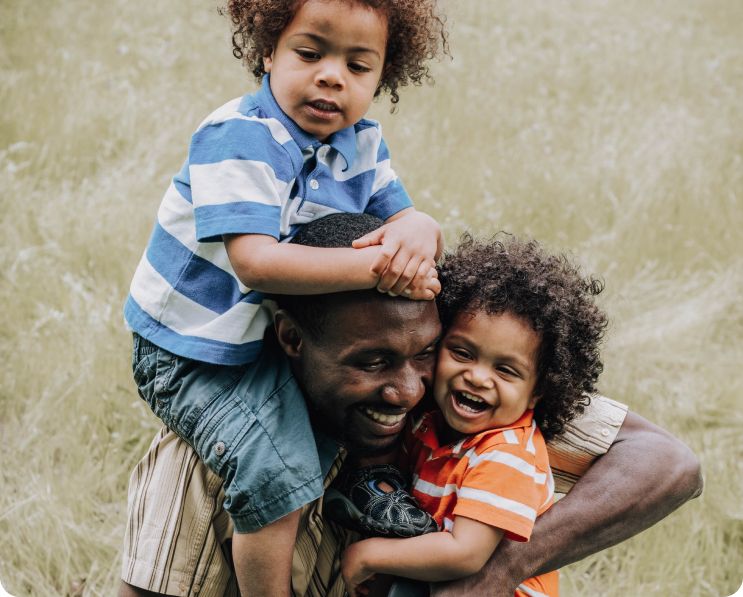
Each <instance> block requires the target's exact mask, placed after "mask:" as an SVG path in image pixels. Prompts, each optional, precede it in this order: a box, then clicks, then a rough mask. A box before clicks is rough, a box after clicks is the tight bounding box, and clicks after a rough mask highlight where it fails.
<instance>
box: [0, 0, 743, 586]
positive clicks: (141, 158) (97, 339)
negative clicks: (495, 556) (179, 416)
mask: <svg viewBox="0 0 743 597" xmlns="http://www.w3.org/2000/svg"><path fill="white" fill-rule="evenodd" d="M213 1H214V0H209V1H207V2H196V1H194V0H180V1H175V0H163V1H161V2H145V1H143V0H130V1H129V2H124V1H123V0H112V1H111V2H100V3H92V4H91V3H83V2H79V1H78V0H67V1H66V2H61V1H59V0H57V1H55V0H49V1H47V2H19V1H17V0H4V1H3V2H2V3H0V82H1V83H2V85H0V102H1V104H0V105H1V106H2V110H1V111H0V187H1V188H2V194H1V195H0V197H1V199H0V201H1V202H2V203H1V204H0V218H2V220H1V221H2V224H1V226H2V228H1V230H2V235H3V242H2V249H1V252H0V302H1V304H3V305H5V306H4V308H3V309H2V311H1V312H0V357H1V358H2V362H3V367H2V373H0V376H1V378H0V379H1V383H0V434H1V437H2V446H3V449H2V452H1V455H0V459H1V460H0V487H1V488H2V491H0V579H1V580H2V584H3V585H4V586H5V588H6V589H7V590H8V591H10V592H11V593H12V594H14V595H18V596H21V595H39V596H50V595H70V596H71V597H72V596H75V597H80V596H81V595H86V596H87V595H90V596H93V595H106V596H107V595H112V594H114V591H115V586H116V583H117V578H118V565H119V562H118V557H119V547H120V542H121V538H122V535H123V524H124V520H125V500H126V487H127V480H128V475H129V472H130V470H131V468H132V467H133V465H134V463H135V462H136V461H137V460H138V458H139V457H140V456H141V455H142V454H143V453H144V451H145V449H146V446H147V444H148V442H149V441H150V439H151V436H152V435H153V432H154V430H155V429H156V421H155V420H154V418H153V416H152V415H151V414H150V413H149V412H148V411H147V410H146V408H145V407H144V405H143V403H141V401H140V399H139V398H138V397H137V396H136V393H135V391H134V387H133V383H132V382H131V379H130V372H129V369H128V367H129V364H128V360H129V354H128V353H129V350H130V340H129V338H128V335H127V333H126V331H125V329H124V325H123V321H122V315H121V308H122V304H123V301H124V298H125V296H126V292H127V288H128V284H129V280H130V277H131V274H132V273H133V271H134V267H135V265H136V263H137V260H138V258H139V256H140V254H141V251H142V250H143V248H144V245H145V242H146V239H147V237H148V235H149V231H150V226H151V223H152V220H153V218H154V215H155V211H156V208H157V205H158V202H159V199H160V196H161V194H162V192H163V191H164V190H165V188H166V186H167V182H168V180H169V177H170V176H172V174H173V173H174V172H175V171H176V170H177V168H178V167H179V166H180V163H181V162H182V160H183V158H184V155H185V151H186V147H187V143H188V140H189V136H190V133H191V131H192V130H193V128H194V127H195V126H196V125H197V124H198V122H199V121H200V120H201V118H203V117H204V116H205V115H206V114H207V113H208V112H209V111H211V110H212V109H213V108H214V107H216V106H218V105H221V104H222V103H223V102H224V101H226V100H228V99H230V98H232V97H235V96H238V95H240V94H242V93H244V92H245V91H246V90H249V89H252V88H253V83H252V81H251V80H250V79H249V78H248V76H247V74H246V73H245V71H244V70H243V69H242V67H241V66H240V64H239V63H238V61H236V60H235V59H234V58H232V56H231V53H230V45H229V39H228V24H227V22H226V20H225V19H224V18H223V17H220V16H219V15H218V14H217V11H216V5H215V4H213ZM445 4H446V5H450V6H449V8H448V9H447V10H448V13H449V24H450V28H451V32H452V34H451V48H452V53H453V59H452V60H445V61H443V62H441V63H440V64H437V65H436V66H435V77H436V84H435V86H433V87H431V86H424V87H422V88H413V89H406V90H403V93H402V101H401V103H400V109H399V112H398V113H397V114H395V115H390V114H389V109H388V108H389V106H388V103H387V102H386V101H382V102H380V103H379V104H378V105H376V106H375V107H374V109H373V116H375V117H377V118H379V119H380V120H382V121H383V125H384V127H385V133H386V138H387V141H388V143H389V145H390V147H391V150H392V152H393V155H394V160H395V163H396V168H397V170H398V173H399V174H400V175H401V176H402V177H403V179H404V180H405V182H406V185H407V187H408V190H409V191H410V193H411V195H412V196H413V197H414V198H415V200H416V202H417V205H418V206H419V207H420V208H422V209H424V210H426V211H429V212H430V213H432V214H433V215H434V216H436V217H437V218H438V219H439V220H440V221H441V222H442V223H443V225H444V227H445V230H446V232H447V236H448V238H449V242H450V244H453V243H454V242H455V239H456V237H457V235H458V234H459V233H460V232H461V231H462V230H464V229H466V228H468V229H471V230H473V231H474V232H476V233H478V234H489V233H492V232H494V231H496V230H500V229H506V230H509V231H512V232H516V233H520V234H529V235H533V236H535V237H537V238H539V239H541V240H542V241H544V242H545V243H546V244H547V245H549V246H551V247H553V248H559V249H564V250H567V251H570V252H572V253H573V254H574V255H575V256H576V257H577V258H578V259H579V260H580V261H581V262H582V263H584V264H585V266H586V268H587V269H588V270H590V271H593V272H596V273H598V274H601V275H602V276H603V278H604V279H605V281H606V286H607V290H606V292H605V294H604V295H603V297H604V298H603V304H604V306H605V307H606V309H607V310H608V311H609V313H610V315H611V320H612V325H611V330H610V335H609V339H608V342H607V344H606V349H605V356H606V359H605V360H606V372H605V374H604V376H603V378H602V383H601V384H600V386H601V389H602V391H603V392H604V393H606V394H608V395H610V396H612V397H614V398H616V399H619V400H621V401H624V402H626V403H628V404H629V405H630V406H631V408H632V409H633V410H635V411H637V412H639V413H640V414H642V415H643V416H645V417H647V418H649V419H651V420H653V421H655V422H658V423H660V424H661V425H663V426H664V427H666V428H667V429H669V430H670V431H671V432H673V433H674V434H675V435H677V436H678V437H680V438H682V439H683V440H684V441H685V442H686V443H688V444H689V445H690V446H691V447H692V448H693V449H694V450H695V451H696V453H697V454H698V455H699V457H700V459H701V460H702V464H703V467H704V473H705V478H706V488H705V493H704V495H703V496H702V497H701V498H699V499H697V500H694V501H693V502H691V503H689V504H687V505H685V506H684V507H683V508H682V509H681V510H679V511H678V512H676V513H675V514H673V515H672V516H671V517H669V518H668V519H666V520H664V521H663V522H661V523H660V524H659V525H657V526H656V527H654V528H652V529H650V530H649V531H646V532H645V533H643V534H641V535H640V536H638V537H636V538H634V539H632V540H630V541H628V542H626V543H624V544H622V545H620V546H617V547H615V548H613V549H611V550H608V551H606V552H603V553H600V554H598V555H596V556H594V557H591V558H589V559H587V560H585V561H583V562H580V563H578V564H576V565H573V566H571V567H569V568H568V569H566V570H565V572H564V574H563V577H562V578H563V583H562V587H563V595H565V596H568V597H570V596H575V595H602V596H609V597H612V596H616V597H619V596H627V595H640V594H643V595H682V596H686V595H689V596H697V595H700V596H701V595H710V596H719V595H729V594H731V593H733V592H735V590H737V588H738V587H739V586H740V584H741V580H743V481H742V479H743V441H742V440H741V436H742V434H743V409H741V398H740V397H741V395H743V376H742V375H741V363H743V343H742V342H741V337H742V336H743V306H742V304H743V302H742V301H741V295H742V293H743V232H741V231H742V230H743V203H742V202H743V101H742V100H741V98H743V3H741V2H740V1H739V0H705V1H704V2H700V1H692V0H677V1H676V2H673V3H670V2H663V1H660V0H643V1H639V0H624V1H622V2H620V1H619V0H600V1H596V0H551V1H550V2H515V1H513V0H494V1H492V2H482V1H476V0H459V1H458V2H448V3H445ZM662 474H663V471H658V475H662Z"/></svg>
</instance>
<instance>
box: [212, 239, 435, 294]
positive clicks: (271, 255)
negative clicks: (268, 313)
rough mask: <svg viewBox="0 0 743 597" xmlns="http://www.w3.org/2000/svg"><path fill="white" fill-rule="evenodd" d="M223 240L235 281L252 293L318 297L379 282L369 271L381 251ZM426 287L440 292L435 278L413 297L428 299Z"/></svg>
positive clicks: (252, 240) (247, 240)
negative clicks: (257, 291) (252, 291)
mask: <svg viewBox="0 0 743 597" xmlns="http://www.w3.org/2000/svg"><path fill="white" fill-rule="evenodd" d="M224 241H225V246H226V248H227V255H228V256H229V259H230V263H231V264H232V268H233V269H234V270H235V273H236V274H237V277H238V278H239V279H240V281H241V282H242V283H243V284H245V285H246V286H248V287H249V288H252V289H254V290H259V291H262V292H271V293H278V294H322V293H326V292H341V291H345V290H362V289H364V288H374V287H375V286H376V285H377V282H378V280H379V276H378V275H377V274H375V273H373V272H372V271H371V266H372V263H373V262H374V260H375V259H376V258H377V256H378V255H379V253H380V252H381V249H382V248H381V247H367V248H364V249H350V248H339V249H324V248H317V247H307V246H302V245H294V244H287V243H279V242H278V241H277V240H276V239H275V238H273V237H271V236H266V235H262V234H242V235H230V236H225V239H224ZM429 286H433V287H434V288H438V287H439V286H438V279H436V278H432V281H429V282H428V283H427V284H424V285H420V286H419V287H418V288H416V290H415V291H414V292H415V294H416V296H412V297H411V298H428V294H429V293H432V291H431V290H429ZM424 293H425V294H426V297H424V296H422V295H423V294H424ZM432 296H433V294H431V297H432Z"/></svg>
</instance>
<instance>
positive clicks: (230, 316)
mask: <svg viewBox="0 0 743 597" xmlns="http://www.w3.org/2000/svg"><path fill="white" fill-rule="evenodd" d="M410 205H411V202H410V199H409V197H408V195H407V193H406V192H405V189H404V188H403V186H402V184H401V183H400V181H399V180H398V178H397V176H396V175H395V172H394V171H393V170H392V168H391V166H390V157H389V152H388V150H387V146H386V144H385V142H384V140H383V138H382V132H381V129H380V126H379V124H378V123H377V122H374V121H372V120H367V119H362V120H360V121H359V122H357V123H356V124H355V125H354V126H351V127H348V128H345V129H342V130H340V131H338V132H336V133H334V134H333V135H331V136H330V137H329V138H328V139H327V140H326V141H325V142H324V143H323V142H320V141H318V140H317V139H316V138H314V137H312V136H311V135H308V134H307V133H306V132H304V131H303V130H302V129H300V128H299V127H298V126H297V125H296V124H295V123H294V122H293V121H292V120H291V119H290V118H289V117H288V116H287V115H286V114H284V112H282V110H281V108H280V107H279V105H278V104H277V103H276V100H275V99H274V97H273V95H272V94H271V89H270V85H269V79H268V76H266V78H264V81H263V86H262V87H261V89H260V90H259V91H258V92H257V93H255V94H253V95H246V96H244V97H242V98H237V99H235V100H232V101H231V102H228V103H227V104H225V105H224V106H222V107H221V108H219V109H218V110H216V111H215V112H213V113H212V114H211V115H210V116H209V117H207V118H206V120H204V121H203V122H202V123H201V125H200V126H199V128H198V130H197V131H196V132H195V133H194V135H193V137H192V139H191V146H190V149H189V153H188V158H187V160H186V162H185V164H184V165H183V167H182V169H181V171H180V172H179V173H178V174H176V176H175V177H174V178H173V181H172V183H171V184H170V186H169V187H168V190H167V191H166V193H165V196H164V197H163V200H162V203H161V205H160V209H159V211H158V214H157V221H156V222H155V226H154V229H153V232H152V235H151V237H150V241H149V244H148V246H147V248H146V250H145V253H144V255H143V256H142V258H141V260H140V262H139V265H138V267H137V270H136V272H135V274H134V279H133V281H132V284H131V288H130V294H129V297H128V299H127V302H126V305H125V307H124V315H125V318H126V321H127V323H128V325H129V327H130V328H131V329H132V330H134V331H135V332H137V333H138V334H139V335H140V336H142V337H144V338H146V339H147V340H149V341H150V342H152V343H154V344H157V345H158V346H160V347H162V348H165V349H166V350H169V351H170V352H172V353H175V354H177V355H180V356H184V357H187V358H191V359H195V360H199V361H205V362H208V363H216V364H222V365H240V364H244V363H248V362H251V361H253V360H255V358H256V356H257V354H258V351H259V350H260V347H261V339H262V337H263V332H264V330H265V328H266V326H267V325H268V323H269V321H270V313H269V310H268V308H267V306H266V305H264V297H263V295H262V294H261V293H260V292H256V291H253V290H251V289H250V288H248V287H246V286H245V285H244V284H242V283H241V282H240V280H239V279H238V278H237V276H236V275H235V272H234V270H233V269H232V266H231V264H230V261H229V259H228V256H227V251H226V249H225V245H224V242H223V240H222V237H223V235H225V234H262V235H268V236H272V237H274V238H276V239H277V240H280V241H282V240H286V239H288V238H290V237H291V236H292V235H293V234H294V233H295V232H296V228H297V227H298V226H301V225H303V224H306V223H308V222H311V221H313V220H316V219H319V218H321V217H323V216H325V215H328V214H332V213H339V212H345V213H362V212H363V213H369V214H372V215H375V216H377V217H379V218H380V219H382V220H387V219H388V218H389V217H390V216H392V215H394V214H396V213H397V212H399V211H401V210H403V209H405V208H407V207H410Z"/></svg>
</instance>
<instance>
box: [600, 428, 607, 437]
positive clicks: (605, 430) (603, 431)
mask: <svg viewBox="0 0 743 597" xmlns="http://www.w3.org/2000/svg"><path fill="white" fill-rule="evenodd" d="M601 435H603V436H604V437H606V436H607V435H609V430H608V429H606V428H604V429H602V430H601Z"/></svg>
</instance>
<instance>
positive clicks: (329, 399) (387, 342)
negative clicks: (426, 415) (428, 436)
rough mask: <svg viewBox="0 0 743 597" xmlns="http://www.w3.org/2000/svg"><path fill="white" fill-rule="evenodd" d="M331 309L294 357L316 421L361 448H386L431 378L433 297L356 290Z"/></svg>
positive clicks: (435, 332) (436, 330)
mask: <svg viewBox="0 0 743 597" xmlns="http://www.w3.org/2000/svg"><path fill="white" fill-rule="evenodd" d="M330 313H331V315H330V316H329V317H328V320H327V321H326V322H325V325H324V330H323V333H322V334H321V337H320V338H312V337H311V335H308V334H306V333H305V334H302V337H301V341H300V342H299V347H298V350H297V356H296V358H295V368H294V369H295V373H296V375H297V378H298V379H299V381H300V383H301V385H302V387H303V389H304V391H305V397H306V399H307V404H308V406H309V409H310V412H311V413H312V416H313V422H314V424H315V425H317V426H319V427H320V428H321V429H322V430H323V431H325V432H326V433H328V434H329V435H331V436H332V437H335V438H337V439H339V440H341V441H342V442H343V443H344V444H345V445H346V446H347V447H348V448H349V449H350V450H352V451H354V452H355V453H356V454H375V453H383V452H386V451H387V450H389V449H390V448H392V447H393V446H394V445H395V443H396V441H397V438H398V435H399V434H400V432H401V431H402V429H403V426H404V425H405V419H406V414H407V413H408V411H410V410H411V409H412V408H413V407H414V406H415V405H416V404H418V402H419V401H420V399H421V398H422V397H423V394H424V392H425V390H426V389H427V388H429V387H430V385H431V380H432V376H433V367H434V362H435V360H436V344H437V341H438V339H439V335H440V333H441V324H440V323H439V318H438V312H437V310H436V304H435V302H434V301H412V300H408V299H403V298H396V299H392V298H390V297H387V296H384V295H380V294H378V293H375V292H373V291H372V292H353V293H342V294H338V295H337V296H336V297H335V300H334V303H333V304H332V307H331V309H330Z"/></svg>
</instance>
